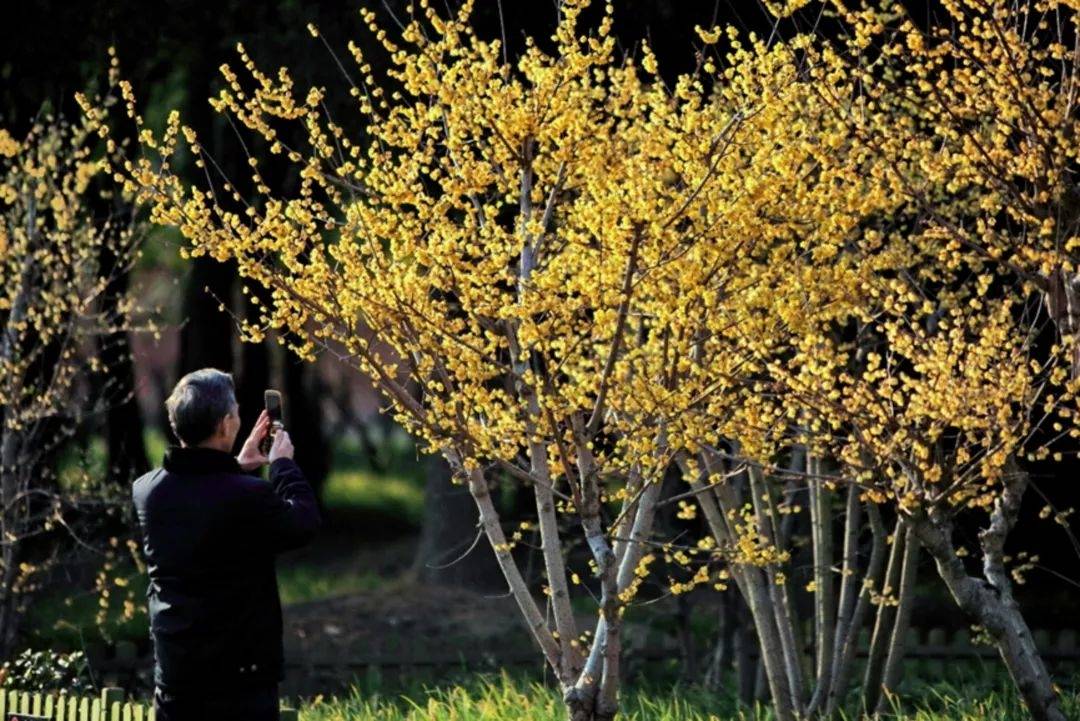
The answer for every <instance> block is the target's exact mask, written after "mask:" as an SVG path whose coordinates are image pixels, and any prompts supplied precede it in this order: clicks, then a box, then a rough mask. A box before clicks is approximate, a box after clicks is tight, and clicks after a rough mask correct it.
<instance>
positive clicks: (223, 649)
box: [132, 368, 320, 721]
mask: <svg viewBox="0 0 1080 721" xmlns="http://www.w3.org/2000/svg"><path fill="white" fill-rule="evenodd" d="M166 407H167V409H168V413H169V423H170V424H171V425H172V428H173V431H174V432H175V434H176V437H177V438H178V439H179V441H180V445H179V446H173V447H170V448H169V449H168V451H167V452H166V454H165V459H164V462H163V463H162V467H161V468H158V469H155V470H153V471H151V472H149V473H147V474H146V475H144V476H142V477H141V478H139V479H138V480H137V481H135V484H134V486H133V489H132V497H133V499H134V502H135V509H136V512H137V514H138V518H139V525H140V527H141V529H142V537H143V550H144V553H145V556H146V561H147V569H148V572H149V576H150V586H149V588H148V590H147V597H148V599H149V607H150V630H151V635H152V637H153V641H154V686H155V690H154V708H155V710H156V717H157V719H158V721H213V720H214V719H222V720H224V719H230V720H237V721H239V720H241V719H251V720H252V721H255V720H258V721H262V720H263V719H277V718H278V683H279V682H280V681H281V680H282V679H283V678H284V671H283V664H282V640H281V633H282V625H281V601H280V599H279V597H278V588H277V574H276V570H275V567H274V559H275V555H276V554H278V553H280V552H281V551H285V550H288V549H291V548H298V547H300V546H303V545H305V544H306V543H308V542H309V541H310V540H311V539H312V537H313V536H314V535H315V532H316V530H317V529H318V527H319V525H320V518H319V512H318V509H317V506H316V502H315V496H314V494H313V492H312V490H311V486H310V485H308V483H307V481H306V480H305V479H304V475H303V473H301V471H300V468H299V467H298V466H297V465H296V463H295V462H294V461H293V458H292V456H293V446H292V443H291V442H290V440H289V434H288V433H286V432H285V431H284V430H279V431H277V432H276V433H275V434H274V439H273V444H272V445H271V447H270V451H269V454H267V455H265V456H264V455H263V452H262V451H261V450H260V448H259V446H260V442H261V441H262V440H263V438H264V437H265V436H266V434H267V432H268V431H269V427H270V418H269V417H268V416H267V414H266V412H265V411H264V412H263V414H262V415H261V416H259V419H258V421H257V422H256V423H255V427H254V429H253V430H252V432H251V435H250V436H248V438H247V440H246V441H245V442H244V445H243V448H242V449H241V451H240V455H239V456H233V455H232V449H233V444H234V443H235V441H236V436H237V433H238V432H239V430H240V415H239V408H238V406H237V403H236V395H235V392H234V388H233V381H232V377H231V376H230V375H229V374H227V373H222V372H221V371H218V370H214V369H210V368H207V369H203V370H199V371H195V372H194V373H189V374H188V375H186V376H184V377H183V378H181V379H180V382H179V383H177V384H176V388H175V389H174V390H173V392H172V395H170V396H169V398H168V400H167V401H166ZM265 463H269V464H270V482H269V483H267V482H266V481H265V480H263V479H262V478H260V477H258V476H255V475H250V474H251V473H252V472H256V473H257V472H258V471H259V469H260V468H261V467H262V465H263V464H265Z"/></svg>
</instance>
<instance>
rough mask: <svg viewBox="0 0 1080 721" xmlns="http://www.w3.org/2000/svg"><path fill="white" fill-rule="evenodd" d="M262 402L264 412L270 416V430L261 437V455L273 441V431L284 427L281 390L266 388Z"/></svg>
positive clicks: (266, 451) (267, 451) (268, 448)
mask: <svg viewBox="0 0 1080 721" xmlns="http://www.w3.org/2000/svg"><path fill="white" fill-rule="evenodd" d="M263 403H265V405H266V414H267V415H268V416H270V431H269V432H268V433H267V434H266V437H265V438H263V440H262V444H261V447H260V450H261V451H262V452H263V455H266V454H267V453H269V452H270V445H271V444H272V443H273V442H274V433H275V432H276V431H277V430H278V429H279V428H284V427H285V422H284V418H285V411H284V408H283V405H282V402H281V392H280V391H274V390H268V391H266V392H265V393H263Z"/></svg>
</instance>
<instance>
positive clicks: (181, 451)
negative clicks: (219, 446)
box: [161, 446, 241, 475]
mask: <svg viewBox="0 0 1080 721" xmlns="http://www.w3.org/2000/svg"><path fill="white" fill-rule="evenodd" d="M161 465H162V467H164V468H165V470H166V471H168V472H169V473H184V474H189V475H202V474H208V473H240V472H241V471H240V464H239V463H237V462H236V458H234V457H233V456H232V455H230V454H228V453H226V452H225V451H218V450H214V449H213V448H198V447H193V448H184V447H181V446H169V449H168V450H167V451H165V459H164V461H163V462H162V464H161Z"/></svg>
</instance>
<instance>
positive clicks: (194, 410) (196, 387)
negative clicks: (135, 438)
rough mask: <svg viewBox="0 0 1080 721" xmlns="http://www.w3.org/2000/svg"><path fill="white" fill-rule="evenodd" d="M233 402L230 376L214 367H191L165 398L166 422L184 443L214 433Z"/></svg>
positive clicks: (191, 443) (193, 442)
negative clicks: (193, 368) (196, 368)
mask: <svg viewBox="0 0 1080 721" xmlns="http://www.w3.org/2000/svg"><path fill="white" fill-rule="evenodd" d="M235 405H236V391H235V387H234V386H233V379H232V376H231V375H229V374H228V373H224V372H222V371H219V370H217V369H216V368H203V369H202V370H197V371H192V372H191V373H188V374H187V375H186V376H184V377H183V378H181V379H180V381H179V382H178V383H177V384H176V387H175V388H173V392H172V394H171V395H169V397H168V398H167V399H166V400H165V408H166V410H168V412H169V425H171V426H172V429H173V432H174V433H175V434H176V437H177V438H179V439H180V441H181V442H183V443H184V444H185V445H188V446H193V445H196V444H197V443H201V442H202V441H205V440H206V439H207V438H209V437H210V436H212V435H214V431H215V430H216V429H217V427H218V424H219V423H220V422H221V419H222V418H224V417H225V416H227V415H229V413H230V412H232V409H233V406H235Z"/></svg>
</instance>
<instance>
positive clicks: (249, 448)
mask: <svg viewBox="0 0 1080 721" xmlns="http://www.w3.org/2000/svg"><path fill="white" fill-rule="evenodd" d="M269 432H270V414H269V413H267V412H266V411H263V412H262V413H260V414H259V419H258V420H257V421H255V427H254V428H252V429H251V435H249V436H248V437H247V440H246V441H244V446H243V448H241V449H240V455H238V456H237V457H236V462H237V463H239V464H240V468H241V469H243V470H244V471H249V472H250V471H254V470H256V469H257V468H259V466H261V465H263V464H264V463H266V462H267V457H266V454H265V453H263V452H262V447H261V446H262V440H263V438H265V437H266V434H267V433H269ZM290 448H291V446H290ZM290 457H291V456H290Z"/></svg>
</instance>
